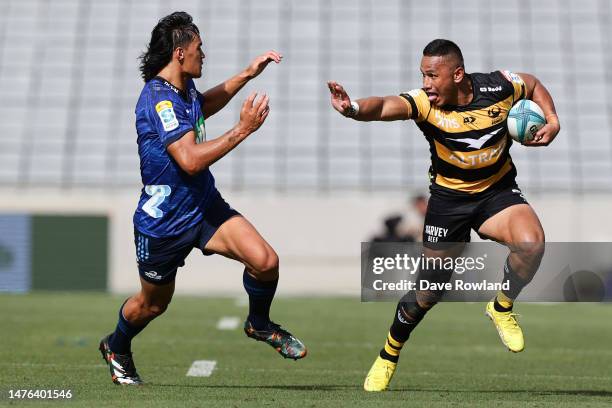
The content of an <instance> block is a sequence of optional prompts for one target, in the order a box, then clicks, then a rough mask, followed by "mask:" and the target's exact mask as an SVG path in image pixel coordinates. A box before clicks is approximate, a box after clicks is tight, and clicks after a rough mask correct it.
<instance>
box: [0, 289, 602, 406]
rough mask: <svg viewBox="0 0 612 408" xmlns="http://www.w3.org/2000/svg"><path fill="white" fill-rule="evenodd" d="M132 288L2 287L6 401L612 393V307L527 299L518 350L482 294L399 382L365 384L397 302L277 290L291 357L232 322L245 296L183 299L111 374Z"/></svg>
mask: <svg viewBox="0 0 612 408" xmlns="http://www.w3.org/2000/svg"><path fill="white" fill-rule="evenodd" d="M122 299H123V298H120V297H112V296H109V295H103V294H46V293H37V294H29V295H0V310H1V316H2V318H1V320H0V345H1V346H2V347H1V348H0V356H1V359H0V392H1V395H0V405H14V406H26V405H32V406H44V405H53V406H58V405H64V404H66V405H69V406H72V407H77V406H87V407H94V406H95V407H106V406H108V407H125V406H130V407H170V406H181V407H185V406H201V407H211V406H231V407H234V406H255V405H259V406H262V405H263V406H275V407H292V406H304V407H336V406H351V407H362V406H377V407H379V406H403V407H406V406H415V407H416V406H418V407H427V406H453V407H456V406H478V407H492V406H497V407H500V406H507V407H516V406H533V407H548V406H550V407H575V406H593V407H603V406H610V405H611V404H612V369H611V367H612V349H611V348H610V345H611V344H612V342H611V339H612V325H611V324H610V322H611V320H612V319H611V318H612V307H610V306H604V305H596V304H563V305H555V306H549V305H526V304H523V305H520V304H519V305H518V307H517V311H518V312H519V313H521V314H522V316H521V322H522V326H523V328H524V331H525V335H526V350H525V352H523V353H521V354H512V353H510V352H508V351H506V350H505V349H504V348H503V346H502V345H501V343H500V341H499V339H498V338H497V333H496V332H495V330H494V328H493V326H492V324H491V323H490V322H489V320H488V319H487V318H486V317H484V313H483V311H484V305H482V304H458V303H446V304H442V305H439V306H437V307H436V309H434V310H433V311H432V312H431V313H430V315H429V316H428V317H427V318H426V320H424V322H423V323H422V324H421V326H420V327H419V328H418V329H417V330H416V331H415V332H414V334H413V337H412V339H411V340H410V343H409V344H408V345H407V346H406V347H405V348H404V352H403V356H402V359H401V361H400V365H399V369H398V371H397V372H396V375H395V377H394V379H393V382H392V383H391V390H390V391H389V392H385V393H377V394H370V393H365V392H364V391H362V388H361V387H362V383H363V379H364V376H365V374H366V372H367V370H368V369H369V367H370V365H371V363H372V362H373V360H374V358H375V357H376V354H377V353H378V350H379V348H380V346H381V345H382V344H383V341H384V339H385V335H386V331H387V329H388V325H389V323H390V318H391V313H392V311H393V308H394V305H393V304H390V303H380V304H373V303H369V304H362V303H360V302H359V301H358V300H353V299H326V298H315V299H306V298H300V299H285V298H279V299H277V300H275V304H274V306H273V314H272V317H273V319H274V320H276V321H278V322H280V323H282V324H284V325H286V327H287V328H288V329H290V330H291V331H292V332H293V333H294V334H296V335H298V336H299V337H301V338H302V340H303V341H304V342H305V343H306V344H307V345H308V347H309V355H308V357H306V359H304V360H302V361H297V362H294V361H289V360H284V359H282V358H281V357H280V356H279V355H278V354H277V353H276V352H275V351H274V350H273V349H272V348H270V347H269V346H267V345H265V344H263V343H256V342H254V341H253V340H251V339H248V338H247V337H246V336H245V335H244V334H243V332H242V329H241V328H238V329H236V330H230V331H220V330H218V329H217V328H216V324H217V322H218V320H219V318H220V317H222V316H239V317H240V318H241V319H242V318H243V317H244V315H245V313H246V307H245V306H241V305H239V304H237V303H236V301H235V300H234V299H211V298H193V297H177V298H176V299H175V300H174V301H173V303H172V305H171V307H170V309H169V310H168V312H167V313H166V314H165V315H164V316H162V317H161V318H160V319H158V320H157V321H155V322H153V323H152V324H151V325H150V326H149V327H148V328H147V329H146V330H145V331H144V332H143V333H142V334H141V335H140V336H139V337H138V338H137V339H136V340H135V341H134V346H133V350H134V356H135V361H136V365H137V367H138V370H139V373H140V374H141V376H142V377H143V379H144V380H145V381H146V382H147V385H146V386H143V387H119V386H116V385H114V384H112V383H111V381H110V376H109V373H108V369H107V368H106V366H105V364H104V363H103V361H102V359H101V357H100V354H99V352H98V350H97V346H98V341H99V338H100V337H102V335H104V334H106V333H108V332H109V331H111V329H112V328H113V327H114V325H115V322H116V314H117V308H118V306H119V305H120V303H121V301H122ZM194 360H216V361H217V368H216V370H215V371H214V372H213V373H212V375H211V376H210V377H187V376H186V373H187V370H188V369H189V367H190V365H191V363H192V362H193V361H194ZM11 388H27V389H70V390H72V393H73V395H74V396H73V399H72V400H71V401H70V402H66V401H64V402H62V401H47V402H41V401H35V402H27V401H22V400H19V401H17V400H9V399H8V398H7V390H8V389H11Z"/></svg>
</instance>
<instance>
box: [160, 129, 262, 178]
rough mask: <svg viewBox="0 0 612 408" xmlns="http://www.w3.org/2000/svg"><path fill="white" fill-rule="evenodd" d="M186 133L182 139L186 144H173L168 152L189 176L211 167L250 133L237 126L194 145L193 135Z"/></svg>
mask: <svg viewBox="0 0 612 408" xmlns="http://www.w3.org/2000/svg"><path fill="white" fill-rule="evenodd" d="M190 133H192V132H189V133H187V134H186V135H185V136H183V138H185V139H186V142H187V143H182V144H181V143H177V142H175V143H173V144H171V145H170V146H168V151H169V152H170V154H171V155H172V157H174V158H175V160H176V161H177V162H178V163H179V165H180V166H181V168H182V169H183V170H184V171H185V172H186V173H187V174H189V175H195V174H198V173H200V172H201V171H203V170H205V169H207V168H208V167H210V166H212V165H213V164H214V163H215V162H217V161H218V160H219V159H221V158H222V157H223V156H225V155H226V154H228V153H229V152H231V151H232V150H233V149H234V148H235V147H236V146H238V145H239V144H240V142H242V141H243V140H244V139H246V138H247V137H248V136H249V135H250V133H248V132H247V131H246V130H245V129H243V128H240V127H239V126H238V125H236V126H234V127H233V128H231V129H230V130H228V131H227V132H225V133H224V134H223V135H222V136H220V137H218V138H216V139H213V140H210V141H207V142H204V143H200V144H196V143H195V135H193V134H190Z"/></svg>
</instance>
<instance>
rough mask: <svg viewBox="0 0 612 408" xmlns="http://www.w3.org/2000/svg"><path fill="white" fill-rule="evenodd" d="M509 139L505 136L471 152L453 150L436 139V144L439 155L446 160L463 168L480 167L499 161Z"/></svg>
mask: <svg viewBox="0 0 612 408" xmlns="http://www.w3.org/2000/svg"><path fill="white" fill-rule="evenodd" d="M507 141H508V138H507V137H504V138H502V139H501V140H500V141H499V142H497V143H496V144H494V145H493V146H489V147H486V148H484V149H480V150H472V151H469V152H459V151H453V150H451V149H449V148H448V147H446V146H444V145H443V144H441V143H439V142H438V141H437V140H434V144H435V146H436V153H437V155H438V157H439V158H440V159H442V160H444V161H445V162H447V163H449V164H452V165H453V166H455V167H459V168H462V169H480V168H483V167H487V166H491V165H493V164H495V163H496V162H497V160H498V159H499V158H500V157H501V156H502V153H503V152H504V149H505V148H506V143H507Z"/></svg>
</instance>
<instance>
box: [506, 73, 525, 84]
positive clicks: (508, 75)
mask: <svg viewBox="0 0 612 408" xmlns="http://www.w3.org/2000/svg"><path fill="white" fill-rule="evenodd" d="M502 74H503V75H504V76H505V77H506V79H507V80H508V81H510V82H514V83H515V84H521V85H522V84H523V80H522V79H521V77H520V76H518V75H516V74H515V73H514V72H510V71H502Z"/></svg>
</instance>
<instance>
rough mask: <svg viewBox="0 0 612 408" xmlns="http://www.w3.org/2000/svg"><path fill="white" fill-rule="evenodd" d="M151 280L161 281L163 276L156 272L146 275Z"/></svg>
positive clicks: (146, 273)
mask: <svg viewBox="0 0 612 408" xmlns="http://www.w3.org/2000/svg"><path fill="white" fill-rule="evenodd" d="M144 274H145V276H147V277H148V278H150V279H155V280H160V279H161V278H162V276H161V275H160V274H158V273H157V272H155V271H149V272H145V273H144Z"/></svg>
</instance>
